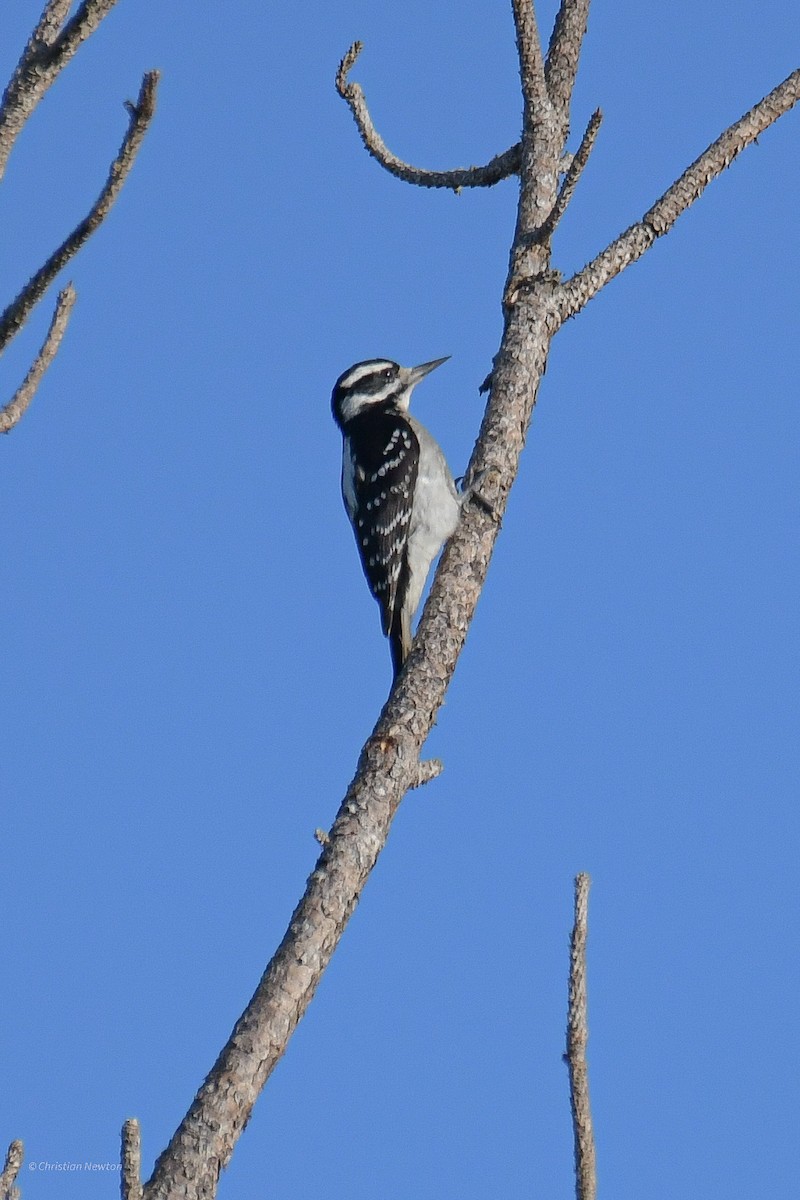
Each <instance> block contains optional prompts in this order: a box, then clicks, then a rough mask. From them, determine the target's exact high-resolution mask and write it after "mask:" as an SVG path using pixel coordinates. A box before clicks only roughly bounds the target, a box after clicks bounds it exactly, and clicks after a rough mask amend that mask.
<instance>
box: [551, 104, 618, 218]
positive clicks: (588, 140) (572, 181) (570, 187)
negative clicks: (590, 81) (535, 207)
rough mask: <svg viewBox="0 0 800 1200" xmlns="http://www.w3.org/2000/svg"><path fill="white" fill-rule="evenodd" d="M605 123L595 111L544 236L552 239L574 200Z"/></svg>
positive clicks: (562, 186)
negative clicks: (601, 127) (571, 201)
mask: <svg viewBox="0 0 800 1200" xmlns="http://www.w3.org/2000/svg"><path fill="white" fill-rule="evenodd" d="M602 122H603V114H602V112H601V111H600V109H599V108H597V109H595V111H594V112H593V113H592V115H591V117H590V118H589V124H588V125H587V126H586V131H585V132H584V135H583V137H582V138H581V144H580V146H578V149H577V150H576V151H575V153H574V154H573V156H572V161H571V162H570V164H569V166H568V167H567V170H566V174H565V175H564V181H563V183H562V184H561V187H560V189H559V192H558V197H557V198H556V202H555V204H554V205H553V208H552V210H551V212H550V216H549V217H548V218H547V220H546V221H545V223H544V226H543V227H542V236H544V237H552V235H553V233H554V232H555V229H556V226H557V225H558V223H559V221H560V220H561V218H562V217H563V216H564V213H565V212H566V210H567V205H568V204H569V202H570V200H571V199H572V196H573V193H574V191H575V188H576V187H577V186H578V180H579V179H580V177H581V175H582V173H583V168H584V167H585V166H586V164H587V162H588V161H589V155H590V154H591V153H592V149H593V148H594V143H595V140H596V138H597V134H598V133H599V131H600V126H601V124H602Z"/></svg>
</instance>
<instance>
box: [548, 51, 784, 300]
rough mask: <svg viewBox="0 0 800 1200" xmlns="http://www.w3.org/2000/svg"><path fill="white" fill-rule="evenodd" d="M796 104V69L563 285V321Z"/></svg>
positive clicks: (625, 265) (675, 218) (635, 258)
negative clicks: (647, 209)
mask: <svg viewBox="0 0 800 1200" xmlns="http://www.w3.org/2000/svg"><path fill="white" fill-rule="evenodd" d="M798 99H800V70H797V71H794V72H793V73H792V74H791V75H789V76H788V78H787V79H785V80H784V81H783V83H781V84H779V85H778V86H777V87H776V88H773V90H772V91H771V92H770V93H769V95H767V96H765V97H764V99H763V100H759V102H758V104H756V105H754V107H753V108H751V109H750V111H749V112H746V113H745V114H744V116H743V117H741V118H740V119H739V120H738V121H736V122H734V124H733V125H731V126H729V127H728V128H727V129H726V130H725V132H724V133H722V134H720V136H719V137H718V138H717V140H716V141H715V142H712V143H711V145H710V146H709V147H708V149H707V150H704V151H703V153H702V154H701V155H700V157H699V158H697V159H695V161H694V162H693V163H692V165H691V166H690V167H687V169H686V170H685V171H684V172H683V174H682V175H681V176H680V178H679V179H678V180H677V181H676V182H675V183H673V185H672V187H671V188H669V190H668V191H666V192H665V193H664V195H663V196H662V197H661V199H660V200H657V201H656V203H655V204H654V205H653V207H652V208H651V209H650V210H649V211H648V212H646V213H645V215H644V216H643V217H642V219H641V221H638V222H637V223H636V224H635V225H631V227H630V228H629V229H626V230H625V232H624V233H623V234H621V235H620V236H619V237H618V238H617V239H616V241H614V242H612V243H611V245H610V246H608V247H607V248H606V249H605V250H603V251H602V253H601V254H598V255H597V257H596V258H594V259H592V261H591V262H590V263H589V264H588V266H585V267H584V268H583V270H582V271H579V272H578V273H577V274H576V275H573V277H572V278H571V279H569V280H567V282H566V283H565V284H564V285H563V286H562V288H561V289H560V293H559V297H558V308H559V312H560V313H561V316H562V319H566V318H567V317H572V316H574V315H575V313H577V312H580V310H581V309H582V308H583V306H584V305H585V304H587V303H588V302H589V300H591V299H592V297H593V296H596V295H597V293H598V292H599V291H600V289H601V288H604V287H605V286H606V284H607V283H610V281H611V280H612V279H613V278H614V277H615V276H616V275H619V273H620V271H623V270H624V269H625V267H628V266H630V264H631V263H633V262H636V260H637V258H641V256H642V255H643V254H644V252H645V250H649V248H650V247H651V246H652V244H653V242H654V241H655V240H656V238H659V237H661V236H662V235H663V234H665V233H667V232H668V231H669V230H670V229H671V228H672V226H673V225H674V224H675V222H676V221H677V219H678V217H679V216H680V215H681V213H683V212H685V211H686V209H687V208H688V207H689V205H690V204H693V203H694V202H695V200H697V199H698V197H700V196H701V195H702V194H703V192H704V191H705V189H706V188H707V187H708V185H709V183H711V181H712V179H716V177H717V176H718V175H721V174H722V172H723V171H724V170H725V168H726V167H729V166H730V165H731V163H732V162H733V160H734V159H735V158H736V156H737V154H739V153H740V152H741V151H742V150H744V149H745V147H746V146H749V145H751V144H752V143H753V142H754V141H755V140H756V139H757V138H758V136H759V135H760V134H762V133H763V132H764V130H765V129H768V128H769V126H770V125H772V124H773V123H774V122H775V121H777V119H778V117H781V116H783V114H784V113H786V112H788V111H789V110H790V109H791V108H792V107H793V105H795V104H796V103H797V101H798Z"/></svg>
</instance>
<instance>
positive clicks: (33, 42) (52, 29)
mask: <svg viewBox="0 0 800 1200" xmlns="http://www.w3.org/2000/svg"><path fill="white" fill-rule="evenodd" d="M116 3H117V0H83V3H82V4H80V5H79V6H78V8H77V10H76V12H75V15H74V17H72V19H71V20H70V21H68V22H67V24H66V25H64V27H63V29H62V28H61V25H62V22H63V21H64V19H65V17H66V16H67V13H68V12H69V10H70V4H69V3H67V0H49V2H48V3H47V4H46V5H45V8H44V11H43V12H42V15H41V17H40V18H39V22H38V24H37V26H36V28H35V29H34V31H33V33H32V34H31V37H30V39H29V40H28V44H27V46H26V47H25V49H24V50H23V52H22V57H21V58H20V60H19V62H18V63H17V66H16V69H15V70H14V74H13V75H12V76H11V79H10V80H9V83H8V87H7V88H6V90H5V92H4V94H3V99H2V101H1V102H0V179H2V177H3V175H4V174H5V169H6V164H7V162H8V156H9V154H10V153H11V150H12V148H13V146H14V143H15V141H16V140H17V137H18V136H19V134H20V131H21V129H22V127H23V125H24V124H25V122H26V121H27V120H28V117H29V116H30V115H31V113H32V112H33V110H34V109H35V108H36V105H37V104H38V103H39V101H40V100H41V98H42V96H44V94H45V92H46V91H47V89H48V88H49V87H50V86H51V85H52V84H53V83H54V82H55V80H56V78H57V77H58V75H59V73H60V72H61V71H62V70H63V69H64V67H65V66H66V65H67V63H68V62H69V61H70V59H71V58H72V56H73V55H74V53H75V51H76V50H77V49H78V47H79V46H80V44H81V42H84V41H86V39H87V38H88V37H89V36H90V35H91V34H92V33H94V31H95V29H96V28H97V26H98V25H99V24H100V22H101V21H102V20H103V18H104V17H106V16H107V15H108V13H109V12H110V11H111V9H112V8H113V7H114V5H115V4H116Z"/></svg>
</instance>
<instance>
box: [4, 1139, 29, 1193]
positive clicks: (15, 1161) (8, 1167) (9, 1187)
mask: <svg viewBox="0 0 800 1200" xmlns="http://www.w3.org/2000/svg"><path fill="white" fill-rule="evenodd" d="M24 1153H25V1147H24V1146H23V1145H22V1142H12V1143H11V1145H10V1146H9V1147H8V1151H7V1153H6V1161H5V1165H4V1166H3V1171H2V1174H0V1200H18V1197H19V1191H18V1190H17V1188H15V1187H14V1183H15V1181H16V1178H17V1175H18V1174H19V1169H20V1167H21V1166H22V1158H23V1155H24Z"/></svg>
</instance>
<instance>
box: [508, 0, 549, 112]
mask: <svg viewBox="0 0 800 1200" xmlns="http://www.w3.org/2000/svg"><path fill="white" fill-rule="evenodd" d="M511 6H512V8H513V10H514V28H515V30H516V36H517V53H518V55H519V74H520V81H521V83H522V96H523V100H524V110H523V129H525V128H528V127H533V126H534V125H536V124H543V123H544V121H545V119H546V117H547V114H548V112H549V110H550V97H549V96H548V94H547V86H546V84H545V77H544V60H543V58H542V43H541V41H540V40H539V28H538V26H537V24H536V13H535V12H534V8H533V0H511Z"/></svg>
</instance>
